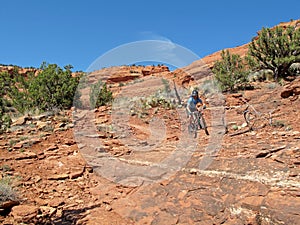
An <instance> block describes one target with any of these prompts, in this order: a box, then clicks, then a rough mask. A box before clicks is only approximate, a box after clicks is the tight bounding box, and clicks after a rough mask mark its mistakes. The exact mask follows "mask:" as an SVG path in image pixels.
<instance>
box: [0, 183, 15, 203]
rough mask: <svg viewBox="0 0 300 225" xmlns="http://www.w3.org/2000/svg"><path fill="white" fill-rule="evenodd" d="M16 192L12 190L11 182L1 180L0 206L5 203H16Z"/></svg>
mask: <svg viewBox="0 0 300 225" xmlns="http://www.w3.org/2000/svg"><path fill="white" fill-rule="evenodd" d="M17 200H18V196H17V192H16V191H15V190H14V189H13V187H12V184H11V180H10V179H5V178H2V179H1V180H0V205H2V203H4V202H6V201H17Z"/></svg>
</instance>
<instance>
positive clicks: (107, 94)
mask: <svg viewBox="0 0 300 225" xmlns="http://www.w3.org/2000/svg"><path fill="white" fill-rule="evenodd" d="M112 101H113V95H112V92H111V91H110V90H109V89H108V88H107V85H106V83H102V81H98V82H97V83H96V84H94V85H92V86H91V93H90V104H91V106H92V107H93V108H98V107H99V106H104V105H108V104H111V103H112Z"/></svg>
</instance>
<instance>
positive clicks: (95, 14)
mask: <svg viewBox="0 0 300 225" xmlns="http://www.w3.org/2000/svg"><path fill="white" fill-rule="evenodd" d="M299 10H300V3H299V0H293V1H288V0H287V1H271V0H266V1H263V0H260V1H257V0H252V1H230V0H228V1H213V0H210V1H204V2H202V1H200V0H198V1H197V0H190V1H169V0H165V1H164V0H160V1H158V0H152V1H137V0H132V1H130V0H127V1H115V0H109V1H100V0H84V1H83V0H72V1H71V0H51V1H50V0H48V1H46V0H44V1H42V0H26V1H25V0H3V1H1V7H0V21H1V31H0V32H1V35H0V40H1V49H0V63H1V64H14V65H19V66H22V67H30V66H33V67H39V66H40V65H41V63H42V62H43V61H45V62H48V63H56V64H58V65H59V66H61V67H63V66H65V65H68V64H71V65H73V66H74V70H82V71H86V69H87V68H88V67H89V65H90V64H91V63H93V62H94V61H95V60H96V59H97V58H98V57H100V56H101V55H103V54H106V53H107V52H109V51H111V50H112V49H114V48H117V47H118V46H121V45H124V44H128V43H131V42H136V41H142V40H162V41H169V42H172V43H175V44H177V45H180V46H183V47H185V48H187V49H189V50H190V51H192V52H194V53H195V54H197V55H198V56H199V57H200V58H202V57H204V56H206V55H209V54H212V53H214V52H216V51H218V50H221V49H224V48H231V47H236V46H239V45H243V44H245V43H247V42H249V41H251V38H252V37H254V36H255V35H256V32H257V31H259V30H260V29H261V28H262V27H272V26H274V25H276V24H278V23H280V22H287V21H290V20H291V19H299V18H300V13H299Z"/></svg>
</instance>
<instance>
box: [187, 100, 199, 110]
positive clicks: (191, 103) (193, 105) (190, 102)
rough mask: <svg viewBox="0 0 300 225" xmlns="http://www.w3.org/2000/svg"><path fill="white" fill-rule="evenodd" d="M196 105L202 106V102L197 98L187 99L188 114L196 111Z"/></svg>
mask: <svg viewBox="0 0 300 225" xmlns="http://www.w3.org/2000/svg"><path fill="white" fill-rule="evenodd" d="M198 103H201V104H202V100H201V99H200V98H199V97H198V98H196V99H194V98H193V96H191V97H189V99H188V101H187V108H188V110H189V111H190V112H195V111H196V110H197V107H196V105H197V104H198Z"/></svg>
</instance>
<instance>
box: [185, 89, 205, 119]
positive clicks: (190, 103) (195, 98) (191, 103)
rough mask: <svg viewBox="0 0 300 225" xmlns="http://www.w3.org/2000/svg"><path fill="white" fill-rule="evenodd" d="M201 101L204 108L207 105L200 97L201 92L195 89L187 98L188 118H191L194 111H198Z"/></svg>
mask: <svg viewBox="0 0 300 225" xmlns="http://www.w3.org/2000/svg"><path fill="white" fill-rule="evenodd" d="M198 103H200V104H202V105H203V109H205V108H206V105H205V104H203V101H202V100H201V99H200V98H199V93H198V91H197V90H193V91H192V94H191V96H190V97H189V98H188V100H187V105H186V110H187V114H188V118H189V119H191V114H192V112H195V111H197V110H198V109H197V104H198Z"/></svg>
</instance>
